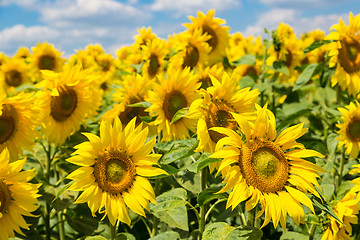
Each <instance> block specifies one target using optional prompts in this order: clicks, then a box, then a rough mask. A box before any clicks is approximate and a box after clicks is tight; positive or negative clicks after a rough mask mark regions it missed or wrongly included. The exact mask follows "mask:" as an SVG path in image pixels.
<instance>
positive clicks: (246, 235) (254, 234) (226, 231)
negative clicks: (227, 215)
mask: <svg viewBox="0 0 360 240" xmlns="http://www.w3.org/2000/svg"><path fill="white" fill-rule="evenodd" d="M262 235H263V233H262V231H261V230H259V229H257V228H254V227H248V226H242V227H239V228H234V227H232V226H229V225H228V224H227V223H225V222H217V223H213V224H210V225H208V226H207V227H206V228H205V231H204V233H203V235H202V239H203V240H210V239H211V240H212V239H217V240H230V239H240V240H256V239H261V237H262Z"/></svg>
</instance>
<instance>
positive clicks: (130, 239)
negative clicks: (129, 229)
mask: <svg viewBox="0 0 360 240" xmlns="http://www.w3.org/2000/svg"><path fill="white" fill-rule="evenodd" d="M116 240H136V238H135V237H134V235H132V234H130V233H118V235H116Z"/></svg>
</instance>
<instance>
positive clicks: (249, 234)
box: [225, 226, 263, 240]
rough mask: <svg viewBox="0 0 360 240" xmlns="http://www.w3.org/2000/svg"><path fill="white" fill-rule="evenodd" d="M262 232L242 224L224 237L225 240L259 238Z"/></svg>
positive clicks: (252, 239) (253, 239)
mask: <svg viewBox="0 0 360 240" xmlns="http://www.w3.org/2000/svg"><path fill="white" fill-rule="evenodd" d="M262 235H263V232H262V231H261V230H260V229H257V228H254V227H248V226H243V227H239V228H237V229H235V230H233V231H231V232H230V233H229V234H228V235H227V236H226V238H225V240H233V239H237V240H259V239H261V237H262Z"/></svg>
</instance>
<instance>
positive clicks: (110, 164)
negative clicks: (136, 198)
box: [94, 150, 136, 194]
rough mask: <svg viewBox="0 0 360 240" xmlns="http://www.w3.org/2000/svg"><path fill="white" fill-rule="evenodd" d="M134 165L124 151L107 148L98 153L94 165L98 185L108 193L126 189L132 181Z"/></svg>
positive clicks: (116, 192) (134, 171)
mask: <svg viewBox="0 0 360 240" xmlns="http://www.w3.org/2000/svg"><path fill="white" fill-rule="evenodd" d="M135 175H136V170H135V165H134V163H133V162H132V161H131V159H130V158H129V157H128V156H127V155H126V153H124V152H122V151H119V150H109V151H106V152H105V153H104V154H102V155H100V156H99V157H98V158H97V160H96V163H95V166H94V176H95V179H96V182H97V183H98V185H99V187H100V188H101V189H102V190H103V191H105V192H108V193H110V194H118V193H122V192H124V191H125V190H126V189H128V188H129V187H130V186H131V184H132V183H133V182H134V179H135Z"/></svg>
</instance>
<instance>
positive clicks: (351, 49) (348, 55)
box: [338, 37, 360, 73]
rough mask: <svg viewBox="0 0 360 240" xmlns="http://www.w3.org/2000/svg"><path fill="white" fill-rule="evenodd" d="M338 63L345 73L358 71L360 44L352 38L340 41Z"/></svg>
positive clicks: (359, 67)
mask: <svg viewBox="0 0 360 240" xmlns="http://www.w3.org/2000/svg"><path fill="white" fill-rule="evenodd" d="M340 44H341V48H340V49H339V56H338V58H339V63H340V65H341V67H343V68H344V70H345V71H346V72H347V73H353V72H357V71H359V70H360V42H359V41H358V40H356V39H354V38H352V37H344V38H342V39H340Z"/></svg>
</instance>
